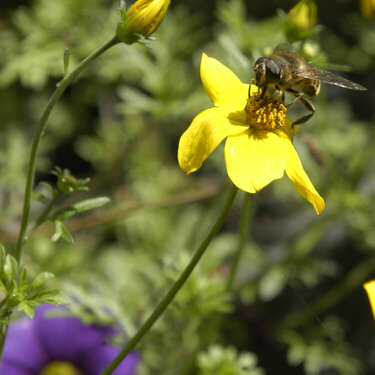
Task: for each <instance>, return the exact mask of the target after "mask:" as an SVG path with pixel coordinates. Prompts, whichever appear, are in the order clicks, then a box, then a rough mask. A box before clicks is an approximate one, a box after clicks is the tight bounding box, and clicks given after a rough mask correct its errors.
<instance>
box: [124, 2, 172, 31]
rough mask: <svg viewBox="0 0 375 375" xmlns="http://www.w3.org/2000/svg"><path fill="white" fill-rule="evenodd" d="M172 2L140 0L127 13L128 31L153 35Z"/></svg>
mask: <svg viewBox="0 0 375 375" xmlns="http://www.w3.org/2000/svg"><path fill="white" fill-rule="evenodd" d="M169 3H170V0H138V1H136V2H135V3H134V4H133V5H132V6H131V7H130V8H129V10H128V11H127V12H126V20H127V24H128V31H129V32H133V33H137V34H142V35H143V36H145V37H147V36H149V35H151V34H152V33H153V32H154V31H155V30H156V28H157V27H158V26H159V25H160V23H161V21H162V20H163V18H164V16H165V13H167V10H168V7H169Z"/></svg>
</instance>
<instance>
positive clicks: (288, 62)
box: [254, 44, 367, 126]
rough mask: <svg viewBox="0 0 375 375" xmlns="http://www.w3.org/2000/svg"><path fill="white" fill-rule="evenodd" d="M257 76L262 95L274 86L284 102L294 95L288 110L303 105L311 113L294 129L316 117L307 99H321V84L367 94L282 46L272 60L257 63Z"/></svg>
mask: <svg viewBox="0 0 375 375" xmlns="http://www.w3.org/2000/svg"><path fill="white" fill-rule="evenodd" d="M254 72H255V82H256V84H257V86H259V87H261V88H262V89H263V94H264V92H265V90H266V89H267V86H273V87H274V88H275V89H276V91H277V92H278V93H282V97H283V99H284V96H285V92H288V93H290V94H292V95H294V97H295V98H294V100H293V101H292V102H291V103H289V104H288V105H287V107H289V106H291V105H292V104H294V103H296V102H297V101H300V102H301V103H302V104H303V105H304V107H305V108H306V109H307V110H309V111H310V113H309V114H308V115H306V116H303V117H301V118H300V119H298V120H296V121H294V122H293V124H292V126H294V125H300V124H303V123H305V122H306V121H307V120H309V119H310V118H311V117H312V116H313V115H314V113H315V107H314V105H313V103H312V102H311V100H310V99H309V98H308V97H307V96H315V95H318V94H319V91H320V83H321V82H324V83H328V84H330V85H335V86H340V87H343V88H346V89H351V90H367V89H366V88H365V87H363V86H361V85H359V84H358V83H355V82H352V81H349V80H348V79H346V78H343V77H340V76H339V75H337V74H334V73H331V72H329V71H328V70H323V69H318V68H316V67H314V66H313V65H312V64H311V63H309V62H307V61H305V59H304V58H303V57H301V56H300V55H299V54H298V52H297V51H296V50H295V48H294V47H293V46H292V45H289V44H279V45H278V46H277V47H276V48H275V50H274V51H273V53H272V54H271V55H270V56H269V57H259V58H258V59H257V60H256V61H255V63H254ZM296 88H297V89H296ZM298 89H299V90H298ZM306 95H307V96H306Z"/></svg>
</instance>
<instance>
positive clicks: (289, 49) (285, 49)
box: [273, 43, 299, 55]
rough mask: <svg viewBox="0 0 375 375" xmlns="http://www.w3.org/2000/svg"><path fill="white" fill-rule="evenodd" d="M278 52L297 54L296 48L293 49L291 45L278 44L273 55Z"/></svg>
mask: <svg viewBox="0 0 375 375" xmlns="http://www.w3.org/2000/svg"><path fill="white" fill-rule="evenodd" d="M278 52H288V53H295V54H297V55H298V54H299V53H298V50H297V48H296V47H294V46H293V45H292V44H289V43H280V44H278V45H277V46H276V47H275V49H274V50H273V53H278Z"/></svg>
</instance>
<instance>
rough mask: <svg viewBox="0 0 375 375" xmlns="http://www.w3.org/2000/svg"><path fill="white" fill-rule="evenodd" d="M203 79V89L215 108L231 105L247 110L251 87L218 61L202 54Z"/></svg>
mask: <svg viewBox="0 0 375 375" xmlns="http://www.w3.org/2000/svg"><path fill="white" fill-rule="evenodd" d="M201 79H202V83H203V87H204V89H205V91H206V93H207V95H208V96H209V97H210V99H211V101H212V103H213V104H214V105H215V106H223V105H231V106H232V107H233V108H237V109H242V108H245V105H246V101H247V98H248V90H249V85H248V84H245V83H242V82H241V81H240V79H239V78H238V77H237V76H236V75H235V74H234V73H233V72H232V71H231V70H230V69H229V68H227V67H226V66H225V65H223V64H222V63H221V62H219V61H218V60H216V59H214V58H212V57H208V56H207V55H206V54H205V53H203V54H202V60H201Z"/></svg>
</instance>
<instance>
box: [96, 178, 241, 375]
mask: <svg viewBox="0 0 375 375" xmlns="http://www.w3.org/2000/svg"><path fill="white" fill-rule="evenodd" d="M237 190H238V189H237V187H235V186H234V185H233V186H232V189H231V190H230V192H229V194H228V197H227V200H226V202H225V204H224V206H223V209H222V211H221V213H220V215H219V216H218V218H217V219H216V222H215V223H214V225H213V226H212V228H211V230H210V231H209V232H208V234H207V235H206V237H205V238H204V240H203V241H202V243H201V244H200V246H199V247H198V249H197V250H196V251H195V253H194V255H193V257H192V258H191V260H190V262H189V264H188V265H187V266H186V268H185V270H184V271H183V272H182V274H181V275H180V277H179V278H178V279H177V281H176V282H175V283H174V284H173V286H172V287H171V288H170V289H169V291H168V293H167V294H166V295H165V296H164V298H163V299H162V300H161V301H160V302H159V304H158V305H157V306H156V308H155V309H154V311H153V312H152V313H151V315H150V316H149V318H148V319H147V320H146V321H145V323H144V324H143V325H142V327H141V328H140V329H139V331H138V332H137V333H136V334H135V335H134V336H133V337H132V338H131V339H130V340H129V341H128V343H127V344H126V345H125V346H124V347H123V349H122V350H121V352H120V353H119V354H118V355H117V357H116V358H115V359H114V360H113V361H112V362H111V363H110V364H109V366H108V367H107V368H106V369H105V370H104V371H103V372H102V373H101V375H110V374H112V372H113V371H114V370H115V369H116V367H117V366H118V365H119V364H120V362H121V361H122V360H123V359H124V358H125V357H126V356H127V354H129V352H130V351H131V350H132V349H134V347H135V346H136V345H137V344H138V342H139V341H140V340H141V339H142V338H143V336H144V335H145V334H146V333H147V332H148V331H149V330H150V328H151V327H152V326H153V325H154V323H155V322H156V321H157V320H158V319H159V318H160V316H161V315H162V314H163V312H164V310H165V309H166V308H167V307H168V306H169V304H170V303H171V302H172V301H173V299H174V297H175V296H176V294H177V293H178V292H179V290H180V289H181V288H182V286H183V285H184V284H185V282H186V280H187V279H188V278H189V276H190V274H191V273H192V272H193V270H194V268H195V266H196V265H197V264H198V262H199V260H200V259H201V257H202V255H203V254H204V252H205V251H206V249H207V247H208V245H209V244H210V242H211V240H212V239H213V238H214V237H215V235H216V233H217V232H218V230H219V229H220V228H221V226H222V224H223V223H224V220H225V218H226V216H227V214H228V212H229V209H230V207H231V206H232V203H233V200H234V198H235V196H236V193H237Z"/></svg>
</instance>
